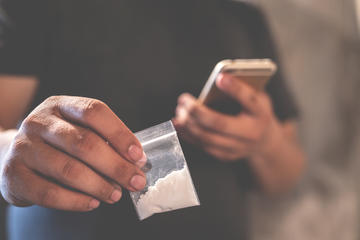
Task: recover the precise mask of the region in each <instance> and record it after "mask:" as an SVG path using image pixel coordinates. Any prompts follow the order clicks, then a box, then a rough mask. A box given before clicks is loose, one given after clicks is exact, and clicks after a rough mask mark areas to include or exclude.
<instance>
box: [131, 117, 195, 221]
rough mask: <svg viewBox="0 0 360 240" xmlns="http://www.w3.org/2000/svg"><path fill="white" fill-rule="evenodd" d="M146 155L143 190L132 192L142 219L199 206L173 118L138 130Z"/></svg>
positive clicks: (137, 134)
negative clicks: (145, 181)
mask: <svg viewBox="0 0 360 240" xmlns="http://www.w3.org/2000/svg"><path fill="white" fill-rule="evenodd" d="M135 135H136V137H137V138H138V139H139V141H140V142H141V144H142V146H143V148H144V151H145V153H146V156H147V163H146V165H145V167H144V168H143V170H144V172H145V174H146V180H147V184H146V187H145V188H144V190H142V191H139V192H131V193H130V196H131V199H132V201H133V203H134V205H135V208H136V211H137V213H138V216H139V219H140V220H143V219H145V218H148V217H150V216H151V215H153V214H155V213H161V212H167V211H172V210H176V209H180V208H186V207H192V206H198V205H200V202H199V199H198V196H197V193H196V190H195V188H194V185H193V182H192V179H191V176H190V172H189V169H188V166H187V164H186V160H185V157H184V154H183V152H182V149H181V146H180V143H179V139H178V137H177V134H176V130H175V128H174V126H173V124H172V122H171V121H168V122H165V123H162V124H159V125H156V126H153V127H151V128H148V129H145V130H143V131H140V132H138V133H135Z"/></svg>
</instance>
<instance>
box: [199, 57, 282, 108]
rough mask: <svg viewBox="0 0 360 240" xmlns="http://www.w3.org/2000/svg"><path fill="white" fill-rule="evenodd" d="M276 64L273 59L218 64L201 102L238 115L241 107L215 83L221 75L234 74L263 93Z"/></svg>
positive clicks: (224, 61) (201, 96)
mask: <svg viewBox="0 0 360 240" xmlns="http://www.w3.org/2000/svg"><path fill="white" fill-rule="evenodd" d="M276 70H277V66H276V64H275V63H274V62H273V61H272V60H271V59H234V60H223V61H221V62H219V63H218V64H216V66H215V68H214V70H213V71H212V73H211V74H210V77H209V79H208V81H207V82H206V84H205V86H204V88H203V89H202V91H201V93H200V96H199V101H200V102H202V103H203V104H205V105H207V106H209V107H210V108H213V109H214V110H216V111H219V112H223V113H226V114H238V113H239V112H240V111H241V105H240V104H239V103H237V102H236V101H235V100H233V99H231V98H230V97H229V96H228V95H226V94H225V93H224V92H222V91H221V90H220V89H218V88H217V86H216V84H215V82H216V79H217V77H218V75H219V74H220V73H227V74H232V75H234V76H235V77H237V78H238V79H239V81H244V82H246V83H247V84H248V85H250V86H251V87H253V88H254V89H256V90H257V91H263V90H264V88H265V85H266V83H267V82H268V81H269V79H270V78H271V77H272V76H273V75H274V74H275V72H276Z"/></svg>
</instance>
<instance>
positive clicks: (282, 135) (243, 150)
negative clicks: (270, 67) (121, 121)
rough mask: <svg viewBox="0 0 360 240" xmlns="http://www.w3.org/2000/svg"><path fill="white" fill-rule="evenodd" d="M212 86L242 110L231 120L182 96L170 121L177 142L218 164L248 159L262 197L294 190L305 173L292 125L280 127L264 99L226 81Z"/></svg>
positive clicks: (234, 81)
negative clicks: (190, 146) (178, 139)
mask: <svg viewBox="0 0 360 240" xmlns="http://www.w3.org/2000/svg"><path fill="white" fill-rule="evenodd" d="M216 85H217V87H218V88H219V89H221V90H222V91H224V92H225V93H226V94H228V95H229V96H231V97H232V98H233V99H234V100H236V101H238V102H239V103H240V104H241V105H242V106H243V107H244V108H245V110H244V111H243V112H241V113H239V114H238V115H236V116H230V115H225V114H222V113H219V112H215V111H213V110H212V109H210V108H208V107H206V106H205V105H203V104H201V103H199V102H198V101H197V100H196V99H195V98H194V97H193V96H191V95H189V94H183V95H181V96H180V97H179V99H178V106H177V108H176V116H175V118H174V119H173V121H174V123H175V125H176V128H177V130H178V131H179V133H180V136H181V137H182V138H183V139H184V140H186V141H188V142H189V143H191V144H194V145H197V146H199V147H200V148H202V149H203V150H204V151H206V152H207V153H209V154H210V155H212V156H214V157H215V158H217V159H219V161H223V162H233V161H240V159H244V158H247V159H249V161H250V166H252V170H253V172H254V174H255V175H256V176H257V179H258V182H259V184H260V186H261V188H262V190H263V191H264V192H265V193H268V194H276V193H281V192H284V191H286V190H288V189H290V188H291V187H293V186H294V184H295V183H296V181H297V180H298V179H299V176H300V175H301V173H302V171H303V168H304V156H303V153H302V151H301V148H300V147H299V144H298V143H297V141H296V139H297V136H296V124H295V123H294V122H291V121H287V122H284V123H280V122H279V121H278V120H277V118H276V117H275V114H274V112H273V109H272V103H271V100H270V98H269V97H268V96H267V94H266V93H264V92H259V91H256V90H254V89H253V88H251V87H250V86H249V85H247V84H246V83H244V82H242V81H239V79H236V78H235V77H233V76H231V75H220V76H219V78H218V79H217V81H216Z"/></svg>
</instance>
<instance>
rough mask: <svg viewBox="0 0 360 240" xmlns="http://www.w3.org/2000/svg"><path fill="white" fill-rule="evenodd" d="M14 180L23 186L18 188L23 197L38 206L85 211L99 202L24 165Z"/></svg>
mask: <svg viewBox="0 0 360 240" xmlns="http://www.w3.org/2000/svg"><path fill="white" fill-rule="evenodd" d="M16 181H17V184H16V185H17V186H23V187H22V188H21V189H20V191H21V195H22V196H23V198H25V199H26V200H27V201H29V202H31V203H33V204H36V205H39V206H43V207H47V208H55V209H59V210H68V211H84V212H85V211H91V210H93V209H95V208H97V207H99V205H100V202H99V201H98V200H96V199H94V198H93V197H90V196H87V195H85V194H82V193H78V192H74V191H71V190H68V189H65V188H63V187H61V186H59V185H57V184H55V183H53V182H50V181H48V180H46V179H44V178H42V177H40V176H39V175H37V174H35V173H34V172H32V171H31V170H30V169H26V168H25V167H23V169H22V174H19V175H18V176H17V177H16Z"/></svg>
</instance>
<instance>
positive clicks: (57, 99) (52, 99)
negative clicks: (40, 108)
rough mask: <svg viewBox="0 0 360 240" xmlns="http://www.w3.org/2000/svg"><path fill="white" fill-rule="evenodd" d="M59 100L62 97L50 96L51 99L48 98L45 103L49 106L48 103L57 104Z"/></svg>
mask: <svg viewBox="0 0 360 240" xmlns="http://www.w3.org/2000/svg"><path fill="white" fill-rule="evenodd" d="M59 99H60V96H50V97H48V98H46V99H45V101H44V102H43V103H46V104H48V103H56V102H58V101H59Z"/></svg>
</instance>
